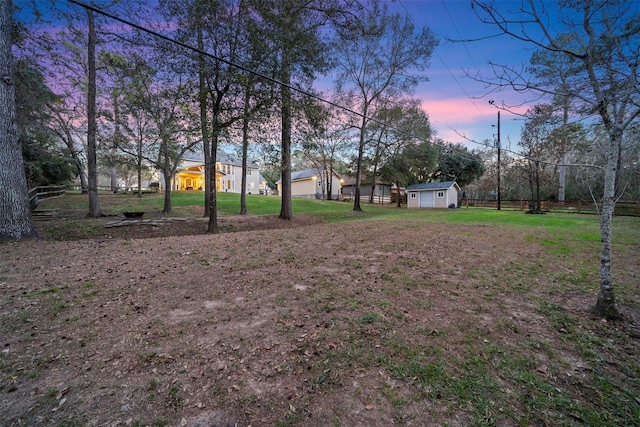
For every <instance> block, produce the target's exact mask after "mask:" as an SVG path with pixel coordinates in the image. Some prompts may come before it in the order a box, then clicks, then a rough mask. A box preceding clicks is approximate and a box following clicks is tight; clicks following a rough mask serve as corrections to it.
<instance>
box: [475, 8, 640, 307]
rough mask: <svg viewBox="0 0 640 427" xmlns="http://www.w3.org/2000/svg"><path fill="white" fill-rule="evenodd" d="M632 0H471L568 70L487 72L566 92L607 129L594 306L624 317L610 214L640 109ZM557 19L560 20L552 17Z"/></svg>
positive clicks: (482, 13) (532, 88) (520, 84)
mask: <svg viewBox="0 0 640 427" xmlns="http://www.w3.org/2000/svg"><path fill="white" fill-rule="evenodd" d="M634 3H635V2H633V1H625V0H615V1H612V0H577V1H561V2H558V3H557V4H556V3H554V4H553V6H549V4H548V3H545V2H542V1H535V0H526V1H523V2H522V6H521V8H520V9H519V10H511V11H510V12H508V14H503V13H502V12H501V11H500V10H499V9H498V7H499V4H498V3H493V2H492V3H488V2H484V1H479V0H472V7H473V8H474V10H475V11H476V14H477V15H478V17H479V18H480V20H481V21H482V22H484V23H486V24H488V25H491V26H493V27H495V28H496V29H497V30H498V31H499V32H500V33H501V34H504V35H508V36H510V37H515V38H517V39H518V40H521V41H523V42H525V43H528V44H529V45H531V46H532V47H534V48H536V49H540V50H545V51H547V52H548V53H549V55H551V56H552V57H555V58H556V59H557V61H556V62H555V64H556V67H557V66H559V65H560V64H562V67H563V70H564V72H562V73H560V72H558V73H545V74H542V73H540V72H539V70H538V71H536V70H527V69H525V68H524V67H522V68H518V67H514V66H510V65H506V64H496V63H494V64H493V67H494V71H495V76H494V77H495V79H494V78H489V79H482V80H484V81H485V82H487V83H490V84H494V85H498V86H508V87H510V88H512V89H515V90H517V91H520V92H537V93H539V94H542V95H547V96H561V97H567V98H569V99H571V100H572V102H573V105H574V108H573V114H574V115H576V116H578V117H584V118H590V117H594V116H595V117H597V118H598V119H599V121H600V124H601V126H602V127H603V128H604V130H605V134H606V139H607V141H606V147H607V151H606V166H605V168H604V182H603V192H602V193H603V195H602V198H601V200H600V202H601V207H600V215H599V218H600V233H601V237H602V239H601V242H602V243H601V249H600V292H599V294H598V299H597V302H596V305H595V312H596V313H597V314H598V315H600V316H603V317H606V318H617V317H619V312H618V310H617V308H616V304H615V297H614V286H613V277H612V272H611V265H612V218H613V212H614V208H615V204H616V200H617V198H618V197H619V195H620V188H619V187H618V178H619V176H620V172H621V169H622V162H623V159H622V156H621V154H622V150H621V144H622V142H623V139H624V134H625V131H627V130H628V129H630V128H631V127H632V126H633V125H634V123H636V122H637V120H638V116H640V78H639V76H638V71H639V67H640V61H638V55H639V53H640V47H639V46H640V25H638V15H637V10H636V9H635V7H634ZM551 14H553V15H554V16H553V17H552V16H551ZM556 21H559V22H560V24H561V25H560V26H558V25H555V26H553V27H552V26H551V25H550V24H549V23H550V22H556ZM557 28H559V30H556V29H557ZM527 71H532V72H531V73H529V72H527ZM561 77H567V78H566V79H563V78H561Z"/></svg>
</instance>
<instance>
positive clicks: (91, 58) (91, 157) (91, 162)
mask: <svg viewBox="0 0 640 427" xmlns="http://www.w3.org/2000/svg"><path fill="white" fill-rule="evenodd" d="M87 18H88V20H89V35H88V42H87V61H88V64H87V65H88V75H87V78H88V85H87V175H88V178H89V180H88V181H89V182H88V184H89V185H88V187H89V214H88V216H89V217H91V218H96V217H99V216H101V215H102V211H101V210H100V201H99V200H98V165H97V159H96V132H97V127H96V25H95V19H94V15H93V11H91V10H89V9H87Z"/></svg>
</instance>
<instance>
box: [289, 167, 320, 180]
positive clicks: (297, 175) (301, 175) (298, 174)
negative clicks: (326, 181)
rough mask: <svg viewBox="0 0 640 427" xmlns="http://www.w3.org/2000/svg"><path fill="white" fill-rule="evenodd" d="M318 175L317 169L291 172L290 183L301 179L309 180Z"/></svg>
mask: <svg viewBox="0 0 640 427" xmlns="http://www.w3.org/2000/svg"><path fill="white" fill-rule="evenodd" d="M318 175H320V172H319V171H318V169H305V170H301V171H295V172H291V181H301V180H303V179H310V178H312V177H314V176H318Z"/></svg>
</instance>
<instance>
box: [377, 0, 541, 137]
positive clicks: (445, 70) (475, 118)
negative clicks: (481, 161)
mask: <svg viewBox="0 0 640 427" xmlns="http://www.w3.org/2000/svg"><path fill="white" fill-rule="evenodd" d="M388 4H389V7H390V8H391V9H392V10H394V11H398V12H400V13H407V12H408V13H409V15H410V16H411V17H412V19H413V21H414V22H415V24H416V25H417V26H419V27H422V26H428V27H429V28H431V29H432V30H433V31H434V32H435V34H436V35H437V37H438V39H439V40H440V45H439V46H438V47H437V48H436V50H435V52H434V55H433V57H432V60H431V67H430V69H429V70H428V72H427V74H428V76H429V79H430V80H429V82H426V83H423V84H421V85H420V87H419V88H418V90H417V91H416V96H418V97H419V98H421V99H422V100H423V107H424V109H425V110H426V111H427V112H428V113H429V117H430V120H431V123H432V125H433V126H434V127H435V128H436V129H437V132H438V136H439V137H440V138H442V139H444V140H446V141H450V142H466V141H465V139H464V138H463V137H461V136H459V135H458V133H460V134H463V135H465V136H466V137H467V138H469V139H472V140H475V141H479V142H480V141H483V140H485V139H489V140H492V141H493V140H494V138H495V134H496V126H495V125H496V124H497V113H498V110H497V109H496V107H494V106H492V105H490V104H489V100H493V101H495V104H502V103H503V102H504V103H506V104H511V105H513V104H516V103H519V102H521V101H522V100H524V99H525V98H524V97H523V95H521V94H517V93H515V92H513V91H509V90H504V91H501V92H499V93H492V94H488V93H489V89H488V88H486V87H485V86H484V85H483V84H482V83H480V82H477V81H474V80H473V79H471V78H469V77H467V76H466V75H465V71H466V72H469V73H470V74H476V73H479V74H482V75H488V73H489V69H488V62H489V61H490V60H493V61H494V62H501V63H506V64H512V65H520V64H527V63H528V60H529V57H530V55H531V53H532V52H531V50H530V49H528V47H527V46H526V45H524V44H523V43H521V42H518V41H515V40H513V39H510V38H508V37H504V36H502V37H498V38H492V39H488V40H484V41H480V42H469V43H456V42H451V41H448V39H453V40H464V39H477V38H481V37H483V36H486V35H489V34H494V33H495V31H494V30H493V29H492V28H491V27H489V26H488V25H486V24H482V23H481V22H480V21H479V19H478V18H477V17H476V15H475V13H474V11H473V10H472V9H471V5H470V1H469V0H389V1H388ZM497 4H498V5H499V7H500V8H509V7H511V6H513V7H518V6H520V5H521V2H520V1H499V2H497ZM520 110H521V111H524V110H526V107H523V108H521V109H520ZM492 125H494V126H492ZM521 126H522V120H521V119H520V118H519V117H518V116H517V115H513V114H509V113H508V112H506V111H503V112H501V141H502V144H503V146H505V147H506V146H507V145H508V144H509V141H510V142H511V146H512V148H514V149H515V148H516V147H515V145H516V144H517V142H518V141H519V139H520V128H521ZM466 145H467V146H469V148H480V146H479V145H477V144H473V143H469V142H466Z"/></svg>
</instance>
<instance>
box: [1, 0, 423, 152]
mask: <svg viewBox="0 0 640 427" xmlns="http://www.w3.org/2000/svg"><path fill="white" fill-rule="evenodd" d="M0 1H2V0H0ZM67 1H68V2H70V3H73V4H75V5H77V6H80V7H84V8H85V9H89V10H91V11H93V12H96V13H98V14H100V15H103V16H106V17H107V18H111V19H113V20H115V21H118V22H120V23H123V24H125V25H128V26H130V27H132V28H135V29H137V30H140V31H142V32H145V33H147V34H151V35H152V36H154V37H158V38H160V39H162V40H165V41H168V42H170V43H174V44H176V45H178V46H180V47H183V48H185V49H187V50H191V51H193V52H196V53H198V54H202V55H204V56H207V57H209V58H213V59H215V60H216V61H220V62H222V63H224V64H227V65H229V66H232V67H235V68H238V69H240V70H242V71H245V72H247V73H250V74H253V75H255V76H257V77H260V78H262V79H265V80H268V81H270V82H272V83H275V84H277V85H281V86H284V87H286V88H288V89H291V90H293V91H296V92H298V93H301V94H303V95H305V96H308V97H310V98H313V99H315V100H317V101H320V102H323V103H325V104H328V105H330V106H332V107H335V108H338V109H340V110H342V111H346V112H348V113H351V114H354V115H356V116H358V117H361V118H364V119H366V120H369V121H371V122H373V123H377V124H379V125H381V126H384V127H386V128H389V129H391V130H394V131H396V132H400V133H403V134H405V135H407V136H410V137H412V138H415V139H418V140H421V141H425V142H430V141H429V140H427V139H425V138H422V137H419V136H416V135H413V134H412V133H410V132H407V131H405V130H403V129H400V128H397V127H394V126H392V125H389V124H388V123H384V122H382V121H380V120H378V119H376V118H373V117H369V116H366V115H364V114H362V113H360V112H358V111H355V110H352V109H351V108H348V107H345V106H343V105H340V104H338V103H336V102H333V101H330V100H328V99H325V98H323V97H321V96H319V95H316V94H314V93H311V92H308V91H306V90H304V89H301V88H299V87H297V86H293V85H291V84H288V83H284V82H282V81H280V80H278V79H276V78H273V77H270V76H267V75H265V74H262V73H260V72H258V71H255V70H253V69H251V68H248V67H246V66H244V65H241V64H237V63H235V62H233V61H229V60H227V59H224V58H221V57H219V56H216V55H214V54H211V53H209V52H205V51H203V50H201V49H198V48H196V47H193V46H191V45H189V44H187V43H183V42H181V41H179V40H176V39H174V38H172V37H169V36H165V35H164V34H161V33H158V32H157V31H153V30H150V29H149V28H146V27H143V26H142V25H138V24H135V23H133V22H131V21H127V20H126V19H123V18H120V17H119V16H117V15H114V14H111V13H109V12H105V11H103V10H101V9H98V8H97V7H95V6H91V5H88V4H86V3H83V2H81V1H79V0H67Z"/></svg>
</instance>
